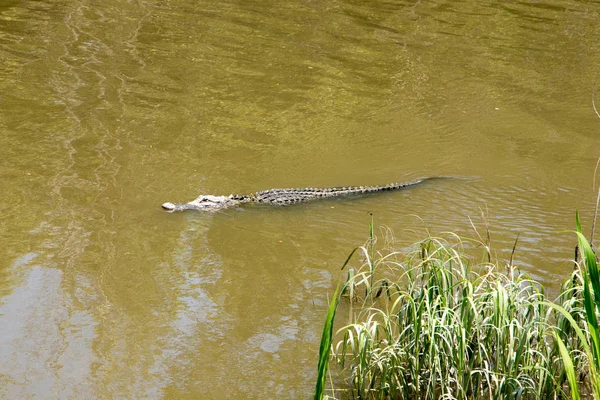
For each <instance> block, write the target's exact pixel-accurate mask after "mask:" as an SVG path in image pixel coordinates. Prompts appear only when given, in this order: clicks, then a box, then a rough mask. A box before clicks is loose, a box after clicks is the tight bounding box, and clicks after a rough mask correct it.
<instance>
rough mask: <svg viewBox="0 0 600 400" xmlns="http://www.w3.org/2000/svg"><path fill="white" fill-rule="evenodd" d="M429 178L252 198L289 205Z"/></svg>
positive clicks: (273, 192)
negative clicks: (382, 184)
mask: <svg viewBox="0 0 600 400" xmlns="http://www.w3.org/2000/svg"><path fill="white" fill-rule="evenodd" d="M427 179H430V178H423V179H417V180H414V181H410V182H404V183H390V184H389V185H384V186H350V187H334V188H323V189H321V188H303V189H270V190H264V191H262V192H256V193H254V194H253V195H252V196H251V198H252V200H253V201H254V202H256V203H262V204H272V205H288V204H294V203H300V202H305V201H311V200H316V199H321V198H328V197H337V196H347V195H355V194H364V193H374V192H383V191H387V190H397V189H402V188H405V187H407V186H413V185H417V184H419V183H421V182H423V181H425V180H427Z"/></svg>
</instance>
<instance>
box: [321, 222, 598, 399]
mask: <svg viewBox="0 0 600 400" xmlns="http://www.w3.org/2000/svg"><path fill="white" fill-rule="evenodd" d="M371 232H372V228H371ZM582 240H585V238H583V236H581V235H580V247H581V248H582V249H583V254H584V255H585V263H586V266H587V269H586V270H585V271H584V270H580V269H577V270H576V271H574V273H573V275H572V276H571V277H570V278H569V279H568V280H567V281H566V283H565V285H563V288H562V292H561V295H560V296H559V298H558V299H557V301H556V302H550V301H548V300H547V299H546V296H545V293H544V290H543V287H542V286H541V285H540V284H538V283H537V282H535V281H534V280H532V279H531V278H530V277H529V276H528V275H527V274H523V273H519V272H516V271H515V268H514V266H513V265H512V257H511V261H510V262H509V264H508V265H506V267H507V268H506V272H505V271H504V270H505V268H501V267H500V266H499V265H500V263H499V262H492V261H493V260H491V258H490V255H491V252H490V250H489V243H488V244H487V245H482V247H483V248H484V249H486V250H485V254H484V255H483V256H482V260H484V261H483V262H478V263H474V262H473V261H472V258H470V257H467V256H466V254H467V253H468V251H466V250H465V248H466V247H467V245H468V247H469V251H470V252H471V253H472V252H473V248H474V247H475V245H476V243H474V242H472V241H468V242H467V241H462V240H460V239H459V238H457V237H455V236H453V237H452V242H450V240H447V239H441V238H433V237H432V238H428V239H426V240H424V241H422V242H420V243H418V244H417V245H416V246H414V247H413V249H412V250H411V251H409V252H406V253H403V252H398V251H392V250H387V251H377V250H376V246H375V238H374V235H373V234H372V233H371V234H370V237H369V241H368V242H367V244H366V245H365V246H362V247H359V248H357V249H355V250H354V251H353V252H352V254H351V255H350V257H349V259H348V260H347V261H346V263H345V264H344V268H345V267H347V265H348V264H349V263H350V258H351V257H354V258H356V257H355V254H360V255H361V257H362V262H361V264H360V265H359V267H357V268H352V269H350V271H351V272H350V273H349V274H348V280H347V282H346V284H345V286H344V288H343V289H342V291H341V293H342V294H344V295H346V296H348V299H349V301H348V302H340V303H339V304H338V307H339V306H348V308H349V314H350V321H349V323H348V324H347V325H346V326H343V327H342V328H340V329H339V330H338V332H337V337H338V342H337V343H336V344H335V345H334V358H335V360H336V361H337V362H338V364H339V366H340V367H341V373H340V377H341V378H340V379H342V380H344V379H345V381H346V382H345V389H346V392H345V393H344V392H343V391H340V389H342V388H336V390H335V392H336V393H337V394H338V395H340V393H341V396H342V397H347V398H359V399H402V398H410V399H467V398H468V399H477V398H479V399H484V398H485V399H505V398H507V399H510V398H514V399H521V398H523V399H553V398H554V399H557V398H569V397H571V398H578V396H579V395H580V393H590V390H592V391H593V392H594V393H597V392H596V390H597V388H598V387H600V385H599V384H598V382H599V381H598V377H599V375H598V371H600V364H598V362H599V360H600V357H599V355H600V336H599V333H600V330H599V329H598V322H597V319H596V313H597V312H598V307H599V306H600V288H598V289H597V290H596V286H600V282H599V281H598V269H597V268H596V267H590V266H591V265H596V264H593V263H595V255H594V253H593V252H592V251H591V248H589V245H588V246H587V247H586V246H585V245H584V244H585V243H587V242H585V243H583V242H582ZM488 260H489V261H488ZM588 281H589V283H586V282H588ZM594 282H596V283H594ZM336 296H337V295H336ZM336 296H334V297H336ZM594 302H595V303H594ZM329 312H330V313H331V312H332V310H331V308H330V311H329ZM594 335H596V336H594ZM330 340H333V339H331V338H330ZM344 377H345V378H344ZM588 387H589V388H588ZM578 388H583V389H582V390H578ZM586 388H588V389H586ZM597 398H600V397H597Z"/></svg>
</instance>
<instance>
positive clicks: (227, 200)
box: [162, 195, 241, 212]
mask: <svg viewBox="0 0 600 400" xmlns="http://www.w3.org/2000/svg"><path fill="white" fill-rule="evenodd" d="M240 202H241V201H240V200H239V196H233V195H231V196H212V195H203V196H200V197H198V198H197V199H196V200H194V201H190V202H189V203H181V204H173V203H164V204H163V205H162V208H164V209H165V210H167V211H171V212H172V211H184V210H202V211H213V210H214V211H216V210H220V209H222V208H227V207H233V206H236V205H238V204H240Z"/></svg>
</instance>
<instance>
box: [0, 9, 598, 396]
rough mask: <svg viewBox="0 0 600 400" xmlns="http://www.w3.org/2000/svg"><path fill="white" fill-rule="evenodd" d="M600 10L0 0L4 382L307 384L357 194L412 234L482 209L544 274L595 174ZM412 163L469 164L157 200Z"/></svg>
mask: <svg viewBox="0 0 600 400" xmlns="http://www.w3.org/2000/svg"><path fill="white" fill-rule="evenodd" d="M598 21H600V5H598V4H597V3H593V2H583V1H582V2H575V1H558V0H554V1H551V0H544V1H540V2H532V3H508V2H491V3H490V2H461V1H439V2H410V1H387V2H383V1H381V2H370V3H369V2H359V1H330V2H318V1H285V2H281V1H230V0H226V1H222V2H212V1H192V0H181V1H164V0H160V1H159V0H155V1H150V0H139V1H114V0H111V1H108V0H107V1H96V2H93V1H85V0H84V1H76V0H64V1H60V2H58V1H8V0H1V1H0V150H1V151H0V154H1V156H0V177H1V181H0V193H2V195H1V199H2V201H0V224H1V225H0V243H1V244H2V246H1V248H0V397H1V398H7V399H17V398H19V399H20V398H61V399H63V398H72V399H81V398H152V399H154V398H169V399H172V398H206V399H209V398H214V399H217V398H257V399H258V398H260V399H265V398H298V399H300V398H308V397H310V393H311V391H312V388H313V384H314V377H315V370H316V361H317V351H318V340H319V335H320V328H321V323H322V322H323V318H324V310H325V304H326V301H327V296H328V294H331V292H332V287H333V285H334V284H335V283H336V282H337V280H338V279H340V278H341V277H342V275H341V272H340V271H339V268H340V266H341V264H342V263H343V261H344V260H345V257H346V255H347V254H348V253H349V251H350V250H351V249H352V248H353V247H354V246H355V245H358V244H361V243H363V241H364V240H365V239H366V234H367V228H368V222H369V221H370V216H369V213H373V214H374V216H375V221H376V223H377V224H381V225H386V226H389V227H390V228H392V229H393V230H394V231H395V233H396V236H398V239H399V240H400V242H401V243H411V242H413V241H414V240H417V239H420V238H422V237H423V236H424V234H425V231H426V229H429V230H431V231H432V232H433V233H439V232H442V231H445V230H452V231H456V232H458V233H461V234H467V233H469V232H470V230H471V228H470V223H469V217H471V218H472V219H473V221H474V222H475V224H476V225H478V226H479V227H480V228H482V227H483V223H482V222H481V218H480V215H481V210H483V211H484V212H485V214H486V215H487V220H488V223H489V226H490V229H491V234H492V242H493V245H494V246H495V247H496V249H497V250H498V252H499V253H500V255H501V256H502V254H505V253H507V252H509V250H510V249H511V248H512V243H513V241H514V240H515V237H516V236H517V235H520V239H519V244H518V248H517V260H518V263H519V265H520V266H521V267H522V268H523V269H524V270H526V271H528V272H530V273H532V274H534V276H536V277H537V278H539V279H541V280H542V281H543V282H545V283H546V284H547V285H548V286H549V287H551V288H552V287H553V288H556V287H557V285H558V283H559V282H560V281H561V280H562V279H563V278H564V277H565V276H566V274H567V273H568V272H569V271H570V270H571V265H570V264H569V262H568V259H569V257H570V256H571V253H572V248H573V246H574V240H573V239H574V238H573V236H572V235H570V234H569V233H565V232H563V231H564V230H569V229H573V227H574V212H575V210H576V209H579V210H580V211H581V212H582V214H583V218H584V221H585V225H586V229H589V226H590V225H591V212H592V209H593V203H594V200H595V192H594V189H593V187H592V182H593V170H594V165H595V161H596V158H597V157H598V155H599V154H600V141H599V140H598V134H599V132H600V119H598V117H597V116H596V115H595V114H594V111H593V109H592V105H591V96H592V91H593V90H594V86H595V83H594V82H595V79H596V78H597V76H598V74H599V73H600V67H599V65H600V25H599V24H598ZM597 89H599V90H600V88H597ZM599 97H600V96H599ZM421 176H453V177H459V178H464V179H456V180H443V181H432V182H430V183H427V184H425V185H422V186H420V187H415V188H412V189H410V190H406V191H399V192H394V193H386V194H382V195H380V196H368V197H364V198H359V199H352V200H341V201H337V200H335V201H325V202H318V203H312V204H305V205H297V206H294V207H288V208H257V207H254V208H244V209H232V210H226V211H223V212H220V213H217V214H211V215H208V214H200V213H181V214H168V213H164V212H163V211H162V210H161V209H160V204H161V203H163V202H165V201H175V202H182V201H188V200H191V199H193V198H195V197H196V196H197V195H199V194H201V193H212V194H230V193H240V194H244V193H250V192H254V191H257V190H263V189H268V188H272V187H296V186H298V187H302V186H323V187H325V186H340V185H341V186H344V185H374V184H384V183H389V182H393V181H403V180H409V179H413V178H416V177H421ZM417 216H418V217H417Z"/></svg>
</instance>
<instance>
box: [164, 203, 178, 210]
mask: <svg viewBox="0 0 600 400" xmlns="http://www.w3.org/2000/svg"><path fill="white" fill-rule="evenodd" d="M162 208H164V209H165V210H167V211H175V204H173V203H170V202H167V203H164V204H163V205H162Z"/></svg>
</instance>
